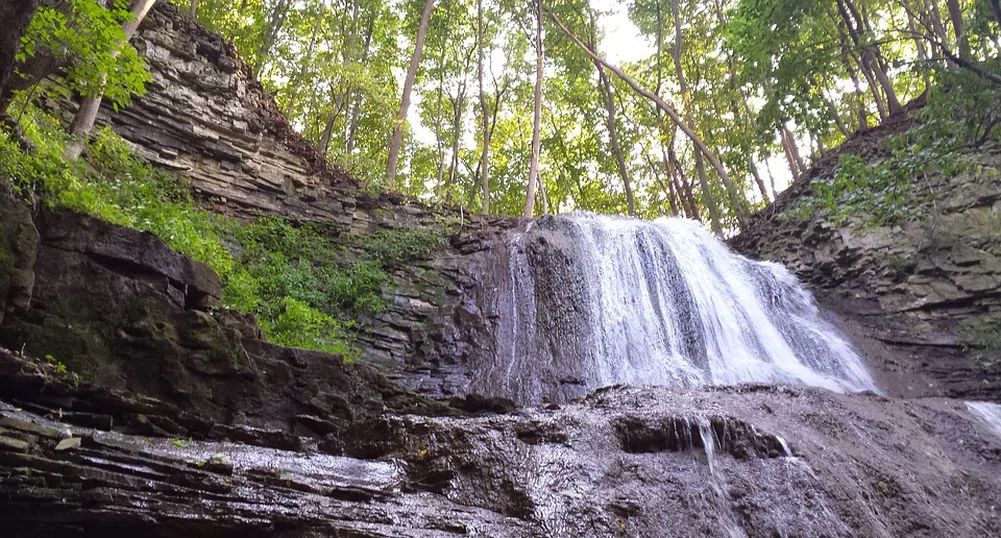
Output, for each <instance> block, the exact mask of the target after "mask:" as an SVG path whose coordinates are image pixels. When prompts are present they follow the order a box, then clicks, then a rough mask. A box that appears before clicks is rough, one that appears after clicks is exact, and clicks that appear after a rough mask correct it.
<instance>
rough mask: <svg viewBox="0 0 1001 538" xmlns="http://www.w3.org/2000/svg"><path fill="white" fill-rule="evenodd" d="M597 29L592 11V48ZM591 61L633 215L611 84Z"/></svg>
mask: <svg viewBox="0 0 1001 538" xmlns="http://www.w3.org/2000/svg"><path fill="white" fill-rule="evenodd" d="M597 29H598V25H597V24H596V23H595V21H594V14H593V12H592V14H591V44H590V46H591V49H592V50H593V49H595V43H596V42H597V35H596V34H597ZM592 61H593V60H592ZM593 63H594V67H595V69H597V70H598V83H599V87H598V94H599V95H600V96H601V101H602V104H604V105H605V112H606V113H607V117H606V119H605V126H606V128H607V129H608V140H609V143H610V145H611V146H612V155H614V156H615V164H616V167H617V168H618V170H619V177H620V178H622V186H623V188H624V189H625V191H626V210H627V212H628V214H629V215H630V216H633V215H635V214H636V202H635V200H634V198H633V184H632V182H631V181H630V180H629V170H627V169H626V160H625V158H624V157H623V156H622V150H621V148H620V147H619V135H618V133H617V132H616V128H615V96H614V94H613V93H612V84H611V81H609V79H608V75H606V74H605V69H604V68H603V67H601V64H600V63H598V62H596V61H593Z"/></svg>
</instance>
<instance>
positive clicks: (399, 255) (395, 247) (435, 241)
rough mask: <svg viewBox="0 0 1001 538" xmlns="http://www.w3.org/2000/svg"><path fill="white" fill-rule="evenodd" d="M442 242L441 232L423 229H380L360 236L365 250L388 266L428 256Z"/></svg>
mask: <svg viewBox="0 0 1001 538" xmlns="http://www.w3.org/2000/svg"><path fill="white" fill-rule="evenodd" d="M442 242H443V236H442V235H441V234H436V233H434V232H428V231H422V230H378V231H376V232H375V233H372V234H369V235H367V236H364V237H360V238H359V244H360V245H361V247H362V248H363V249H365V252H366V253H367V254H368V255H369V256H371V257H372V258H374V259H375V260H378V261H379V262H380V263H382V264H383V265H384V266H386V267H396V266H399V265H401V264H403V263H405V262H408V261H410V260H414V259H419V258H427V257H428V256H430V255H431V253H432V252H434V249H436V248H438V247H440V246H442Z"/></svg>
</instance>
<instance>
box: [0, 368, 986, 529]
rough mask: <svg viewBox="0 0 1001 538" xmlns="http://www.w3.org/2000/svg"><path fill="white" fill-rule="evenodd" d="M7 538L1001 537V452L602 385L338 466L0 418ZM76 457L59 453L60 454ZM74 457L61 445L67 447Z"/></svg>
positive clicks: (849, 420)
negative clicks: (559, 402) (124, 536)
mask: <svg viewBox="0 0 1001 538" xmlns="http://www.w3.org/2000/svg"><path fill="white" fill-rule="evenodd" d="M0 414H2V415H3V416H2V418H0V440H2V441H3V442H0V461H2V462H3V466H4V467H5V468H6V472H4V473H2V474H0V499H2V501H0V514H3V517H4V521H5V525H6V528H7V530H8V532H10V533H11V534H10V535H12V536H38V535H45V536H69V535H73V536H99V535H102V533H106V532H110V531H111V530H114V529H117V530H119V531H121V530H128V531H129V532H132V533H138V534H142V535H144V536H165V537H166V536H180V535H182V534H184V533H188V534H190V533H195V534H196V535H212V536H237V535H245V536H289V537H292V536H295V537H299V536H302V537H306V536H310V537H311V536H358V537H370V536H372V537H374V536H442V537H444V536H490V537H497V536H501V537H502V536H522V537H529V536H549V537H560V536H565V537H585V536H594V537H599V536H637V537H662V536H666V535H670V536H754V537H757V536H762V537H764V536H792V535H795V536H867V537H873V536H887V537H889V536H944V535H950V536H964V537H965V536H971V537H978V536H983V537H987V536H996V535H998V533H999V532H1001V514H998V513H997V507H996V506H995V504H996V499H997V498H998V496H999V495H1001V472H999V471H1001V436H999V435H997V434H996V433H994V432H992V431H991V430H990V429H989V428H988V427H987V425H986V424H984V423H982V422H980V421H979V420H978V419H976V418H975V417H974V416H972V415H971V414H970V413H969V412H968V411H967V410H966V407H965V406H964V405H963V404H962V403H961V402H955V401H949V400H942V399H925V400H912V401H897V400H890V399H886V398H883V397H879V396H874V395H856V396H844V395H836V394H831V393H828V392H823V391H819V390H813V389H798V388H788V387H781V386H780V387H774V386H743V387H724V388H717V389H715V390H700V391H678V390H671V389H667V388H627V387H615V388H611V389H606V390H603V391H599V392H598V393H596V394H594V395H592V396H590V397H588V398H586V399H585V400H583V401H581V402H576V403H572V404H569V405H566V406H564V407H562V408H558V409H557V408H553V409H531V408H530V409H524V410H521V411H519V412H516V413H514V414H508V415H490V416H484V417H479V418H434V417H421V416H400V415H395V414H387V415H383V416H381V417H378V418H374V419H372V420H371V421H369V422H367V423H358V424H357V425H356V426H355V428H354V429H353V430H352V431H350V432H349V433H348V434H347V435H345V436H343V438H342V441H343V446H342V449H341V450H340V451H336V450H335V451H330V450H329V449H327V448H324V445H323V444H322V443H321V444H319V445H317V444H316V443H315V442H314V441H311V440H310V439H302V440H301V442H302V448H301V449H299V450H288V449H284V450H283V449H275V448H265V447H260V446H254V445H252V444H250V445H248V444H235V443H232V442H228V441H220V442H207V441H205V442H202V441H188V440H184V439H181V438H176V439H171V438H142V437H134V436H129V435H124V434H119V433H108V432H103V431H99V430H92V429H88V428H78V427H70V426H67V425H65V424H63V423H61V422H59V421H58V417H54V418H56V419H57V420H47V419H43V418H41V417H39V416H37V415H33V414H30V413H26V412H25V411H23V410H16V409H15V408H12V407H11V406H8V405H2V406H0ZM67 437H71V438H77V439H79V440H80V441H79V446H74V447H72V448H65V447H64V448H63V449H61V450H58V449H57V448H56V447H57V445H58V444H59V442H60V439H64V438H67ZM67 444H73V443H67Z"/></svg>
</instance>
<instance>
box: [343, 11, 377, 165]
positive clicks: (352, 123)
mask: <svg viewBox="0 0 1001 538" xmlns="http://www.w3.org/2000/svg"><path fill="white" fill-rule="evenodd" d="M374 28H375V13H373V14H372V15H370V16H369V18H368V26H367V28H366V29H365V50H364V51H363V52H362V54H361V63H362V65H364V64H365V63H366V62H367V61H368V55H369V54H370V53H371V50H372V30H373V29H374ZM361 101H362V94H361V92H357V91H356V92H355V95H354V102H353V103H352V104H351V112H350V114H351V119H350V120H349V122H348V132H347V136H345V138H344V153H345V154H347V155H350V154H351V153H352V152H353V151H354V149H355V135H356V134H357V132H358V119H359V118H360V117H361Z"/></svg>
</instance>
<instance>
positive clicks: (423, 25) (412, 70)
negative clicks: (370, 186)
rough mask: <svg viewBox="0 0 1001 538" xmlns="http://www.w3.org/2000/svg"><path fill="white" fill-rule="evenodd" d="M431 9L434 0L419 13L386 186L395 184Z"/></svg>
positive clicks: (426, 4) (388, 166)
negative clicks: (411, 95)
mask: <svg viewBox="0 0 1001 538" xmlns="http://www.w3.org/2000/svg"><path fill="white" fill-rule="evenodd" d="M433 8H434V0H425V2H424V12H423V13H421V22H420V25H419V26H418V27H417V39H416V40H415V41H414V54H413V56H411V58H410V67H408V68H407V78H406V79H405V80H404V82H403V95H402V97H400V111H399V112H398V113H397V114H396V121H395V122H394V123H393V134H392V136H391V137H390V139H389V158H388V159H387V163H386V184H387V185H394V184H395V183H394V182H395V180H396V167H397V163H398V161H399V159H400V146H401V145H402V144H403V128H404V126H405V124H406V122H407V113H408V112H409V111H410V94H411V93H412V92H413V89H414V79H416V78H417V68H418V67H420V64H421V53H422V52H423V50H424V39H425V38H426V37H427V29H428V20H429V19H430V18H431V10H432V9H433Z"/></svg>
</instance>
